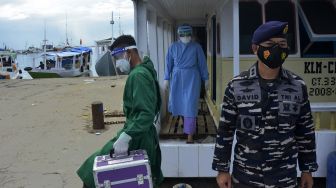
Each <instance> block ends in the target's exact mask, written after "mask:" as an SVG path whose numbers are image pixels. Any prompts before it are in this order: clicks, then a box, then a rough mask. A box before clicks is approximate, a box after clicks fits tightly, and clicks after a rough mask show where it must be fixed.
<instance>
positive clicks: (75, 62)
mask: <svg viewBox="0 0 336 188" xmlns="http://www.w3.org/2000/svg"><path fill="white" fill-rule="evenodd" d="M91 53H92V49H91V48H88V47H73V48H70V49H67V50H66V51H53V52H46V53H44V54H43V55H42V56H43V62H40V65H39V66H38V67H35V65H34V68H31V67H26V68H25V70H26V71H28V73H29V74H30V76H31V77H32V78H63V77H77V76H82V75H84V74H89V73H90V66H91V63H90V61H91Z"/></svg>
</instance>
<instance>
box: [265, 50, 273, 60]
mask: <svg viewBox="0 0 336 188" xmlns="http://www.w3.org/2000/svg"><path fill="white" fill-rule="evenodd" d="M270 54H271V53H270V51H269V50H266V51H264V58H265V59H267V58H268V57H269V56H270Z"/></svg>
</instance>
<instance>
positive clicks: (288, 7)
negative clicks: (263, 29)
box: [265, 0, 297, 54]
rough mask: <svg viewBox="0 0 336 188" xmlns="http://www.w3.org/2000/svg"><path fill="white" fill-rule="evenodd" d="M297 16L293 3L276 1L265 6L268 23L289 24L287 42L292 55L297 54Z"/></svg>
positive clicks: (282, 0)
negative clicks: (281, 22) (275, 21)
mask: <svg viewBox="0 0 336 188" xmlns="http://www.w3.org/2000/svg"><path fill="white" fill-rule="evenodd" d="M295 15H296V12H295V5H294V3H292V2H291V1H288V0H287V1H284V0H281V1H279V0H276V1H269V2H267V3H266V4H265V20H266V22H268V21H274V20H277V21H283V22H288V33H287V40H288V46H289V47H290V49H289V53H290V54H295V53H296V52H297V44H296V23H295Z"/></svg>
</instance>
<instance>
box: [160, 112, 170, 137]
mask: <svg viewBox="0 0 336 188" xmlns="http://www.w3.org/2000/svg"><path fill="white" fill-rule="evenodd" d="M172 120H173V116H170V115H169V117H168V121H165V123H163V126H162V127H161V131H160V134H169V130H170V128H171V123H172Z"/></svg>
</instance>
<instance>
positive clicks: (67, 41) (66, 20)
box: [65, 13, 69, 46]
mask: <svg viewBox="0 0 336 188" xmlns="http://www.w3.org/2000/svg"><path fill="white" fill-rule="evenodd" d="M65 37H66V39H65V40H66V46H69V39H68V13H66V14H65Z"/></svg>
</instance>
